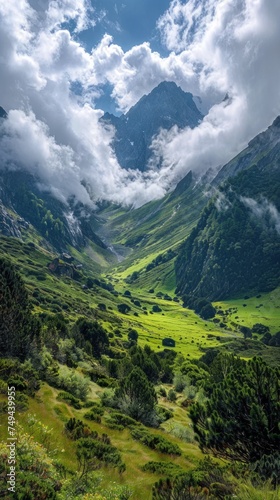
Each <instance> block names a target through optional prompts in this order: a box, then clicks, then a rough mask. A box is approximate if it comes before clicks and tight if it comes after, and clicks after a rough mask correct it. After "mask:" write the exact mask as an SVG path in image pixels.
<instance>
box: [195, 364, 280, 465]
mask: <svg viewBox="0 0 280 500" xmlns="http://www.w3.org/2000/svg"><path fill="white" fill-rule="evenodd" d="M229 363H230V364H231V366H229ZM225 365H227V371H226V372H225V374H224V377H223V378H222V379H221V380H220V381H219V382H218V383H216V384H214V385H213V387H212V389H211V394H210V391H209V396H210V397H209V399H208V401H207V402H206V404H205V405H202V404H200V403H195V404H194V405H192V407H191V409H190V416H191V419H192V421H193V423H194V430H195V432H196V433H197V436H198V439H199V443H200V447H201V448H202V449H203V450H205V451H206V450H210V451H212V452H213V453H215V454H216V455H217V456H220V457H223V458H227V459H228V458H229V459H234V460H239V461H242V462H250V463H253V462H255V461H257V460H259V459H260V458H261V457H262V456H263V455H264V454H268V455H270V454H273V453H275V452H276V451H278V450H279V447H280V428H279V421H280V382H279V375H280V370H279V368H277V369H275V368H271V367H270V366H268V365H267V364H266V363H265V362H264V361H263V360H262V359H261V358H254V359H253V360H251V361H248V362H247V363H246V362H245V361H241V360H238V359H237V360H234V358H233V357H228V359H227V363H225ZM213 382H214V381H213Z"/></svg>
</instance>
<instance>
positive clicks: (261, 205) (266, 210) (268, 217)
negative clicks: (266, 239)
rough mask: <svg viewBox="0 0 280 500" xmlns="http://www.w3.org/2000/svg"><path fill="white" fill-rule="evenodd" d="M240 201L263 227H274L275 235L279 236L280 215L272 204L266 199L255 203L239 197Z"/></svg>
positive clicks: (251, 199) (250, 199) (249, 199)
mask: <svg viewBox="0 0 280 500" xmlns="http://www.w3.org/2000/svg"><path fill="white" fill-rule="evenodd" d="M240 200H241V201H242V203H244V205H245V206H246V207H248V208H249V209H250V210H251V212H252V214H253V215H254V216H255V217H257V218H258V219H260V220H261V221H262V223H263V224H264V225H265V226H267V225H268V227H274V229H275V230H276V231H277V233H278V234H280V213H279V212H278V210H277V208H276V206H275V205H273V203H271V202H269V201H268V200H267V199H266V198H263V199H262V200H261V201H256V200H254V199H253V198H249V197H246V196H240Z"/></svg>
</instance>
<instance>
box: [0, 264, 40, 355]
mask: <svg viewBox="0 0 280 500" xmlns="http://www.w3.org/2000/svg"><path fill="white" fill-rule="evenodd" d="M39 332H40V324H39V321H38V320H37V319H36V318H34V317H33V316H32V314H31V306H30V303H29V300H28V295H27V291H26V288H25V285H24V283H23V281H22V279H21V277H20V275H19V274H18V273H17V272H16V270H15V268H14V266H13V265H12V264H11V263H10V262H9V261H8V260H6V259H4V258H0V353H1V356H6V357H17V358H19V359H20V360H24V359H25V358H26V357H27V356H28V353H29V349H30V344H31V342H32V340H33V339H34V338H36V337H38V336H39Z"/></svg>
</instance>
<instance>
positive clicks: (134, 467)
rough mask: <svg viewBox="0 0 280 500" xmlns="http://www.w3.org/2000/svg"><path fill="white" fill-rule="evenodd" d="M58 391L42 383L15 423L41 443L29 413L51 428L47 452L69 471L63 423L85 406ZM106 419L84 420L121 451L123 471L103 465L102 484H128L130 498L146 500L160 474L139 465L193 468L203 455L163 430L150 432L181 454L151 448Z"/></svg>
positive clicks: (0, 434)
mask: <svg viewBox="0 0 280 500" xmlns="http://www.w3.org/2000/svg"><path fill="white" fill-rule="evenodd" d="M92 385H93V389H92V392H91V397H92V396H93V395H94V397H93V398H92V399H93V400H96V401H98V400H99V398H98V394H101V393H102V391H103V389H101V388H99V389H98V386H97V385H96V384H92ZM58 392H59V391H58V390H57V389H55V388H53V387H50V386H49V385H48V384H46V383H44V384H42V387H41V389H40V390H39V392H38V393H37V395H36V397H35V398H30V399H29V410H28V411H27V412H25V413H22V414H18V423H20V425H21V426H22V428H23V429H24V431H25V432H28V433H30V434H32V435H33V437H34V439H35V440H38V441H39V442H40V441H42V435H41V434H40V428H39V426H38V425H37V426H36V425H34V426H33V427H30V425H29V424H28V420H29V417H30V415H35V416H36V419H37V420H39V421H40V422H42V423H43V424H44V425H46V426H47V427H48V428H49V429H50V430H51V438H50V441H49V444H48V448H49V451H50V453H51V454H52V455H54V456H55V457H56V458H57V459H59V460H60V461H61V462H62V463H63V464H64V465H65V466H66V467H67V468H68V469H69V470H72V471H73V472H74V471H75V470H76V469H77V463H76V459H75V449H76V444H75V442H74V441H72V440H70V439H69V438H68V437H67V436H66V435H65V433H64V423H65V421H66V420H68V419H69V418H70V417H75V418H78V419H83V415H84V413H86V412H87V411H88V409H85V408H84V409H81V410H75V409H74V408H72V407H71V406H68V405H67V404H65V403H62V402H60V401H58V400H57V394H58ZM178 411H181V417H180V421H184V415H185V421H186V422H188V417H187V414H186V412H185V410H181V409H178ZM105 421H106V413H105V415H104V417H102V422H101V424H97V423H95V422H92V421H89V420H84V422H85V423H86V424H87V425H88V426H89V427H90V428H91V429H92V430H96V431H97V432H98V433H99V434H102V433H106V434H108V436H109V437H110V439H111V442H112V444H113V445H114V446H116V447H117V448H118V450H119V451H120V452H121V456H122V460H123V461H124V462H125V464H126V472H125V473H124V474H123V475H122V476H120V475H119V473H118V472H117V471H115V470H113V469H112V468H106V467H103V468H102V469H101V472H102V475H103V477H104V480H103V482H102V485H103V487H104V488H107V487H110V486H112V483H113V482H114V481H115V482H116V483H117V484H122V485H128V486H130V487H131V489H132V490H133V491H134V493H133V496H132V499H133V500H140V499H141V500H149V499H150V498H151V489H152V485H153V484H154V483H155V482H156V481H157V480H158V479H159V478H160V477H161V476H160V475H157V474H152V473H150V472H143V471H142V466H143V465H145V463H147V462H149V461H157V462H159V461H160V462H172V463H174V464H177V465H179V466H181V467H182V468H183V469H184V470H186V471H187V470H189V469H190V468H193V467H195V465H196V464H197V461H198V460H199V459H201V458H202V454H201V452H200V450H199V449H198V446H197V444H189V443H184V442H181V441H180V440H179V439H178V438H175V437H174V436H172V435H170V434H167V433H166V432H165V431H164V429H162V430H161V429H152V432H153V433H154V434H159V435H162V436H165V437H167V439H168V440H169V441H171V442H172V443H175V444H177V445H178V446H179V447H180V448H181V450H182V452H183V455H182V456H180V457H174V456H169V455H166V454H164V453H158V452H157V451H155V450H150V449H149V448H147V447H146V446H144V445H142V444H141V443H139V442H138V441H135V440H133V439H132V438H131V435H130V431H129V430H128V429H125V430H123V431H116V430H112V429H110V428H108V427H107V426H106V425H105ZM6 438H7V436H6V425H2V426H1V427H0V439H3V440H6Z"/></svg>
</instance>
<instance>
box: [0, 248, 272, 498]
mask: <svg viewBox="0 0 280 500" xmlns="http://www.w3.org/2000/svg"><path fill="white" fill-rule="evenodd" d="M8 242H9V241H8ZM8 242H7V243H8ZM15 248H16V245H15V246H14V247H13V251H14V252H15ZM25 249H28V252H30V253H31V254H32V256H33V257H34V253H35V252H38V250H36V248H34V247H33V246H24V245H23V244H18V249H17V250H16V252H22V256H25V253H24V251H25ZM40 255H42V254H40ZM16 256H17V258H18V253H17V255H16ZM27 258H30V254H29V256H28V257H27ZM22 261H23V262H22V264H23V270H25V272H26V277H27V280H26V283H27V284H25V283H24V281H23V280H22V278H21V277H20V275H19V274H18V272H17V271H16V269H15V267H14V266H13V265H11V264H10V262H9V261H7V260H6V259H1V260H0V262H1V283H0V285H1V291H0V293H1V299H2V300H1V306H0V312H1V319H2V321H1V327H0V332H1V355H2V357H1V359H0V411H1V413H2V415H5V414H6V412H7V387H8V386H14V387H15V389H16V394H17V396H16V406H17V412H18V414H17V417H18V421H17V437H18V446H17V466H16V467H17V492H16V495H15V496H14V494H11V495H10V496H9V495H8V494H7V488H6V487H7V484H5V482H4V485H3V486H2V487H1V488H2V489H1V495H2V496H3V495H4V496H5V495H6V496H5V498H7V499H8V498H17V499H20V498H30V499H33V498H34V499H35V498H36V500H40V499H42V500H43V499H45V498H50V499H51V498H53V499H58V500H59V499H60V500H64V499H66V498H67V499H71V498H73V499H76V498H77V499H84V500H86V499H87V500H90V499H99V500H101V499H111V500H112V499H122V500H125V499H128V498H132V499H137V500H138V499H142V498H143V499H145V500H146V499H148V498H151V499H154V500H156V499H162V500H165V499H166V500H167V499H169V500H171V498H172V499H175V498H176V499H178V500H180V499H185V498H190V499H199V498H201V499H203V498H213V499H214V498H225V499H226V498H234V497H237V498H240V499H242V498H244V499H246V498H253V499H254V498H256V499H257V498H272V499H273V498H278V497H277V495H279V491H278V484H279V479H280V478H279V460H280V457H279V454H278V450H279V440H280V434H279V429H278V427H277V422H279V419H280V415H279V392H280V391H279V369H278V368H276V367H275V368H274V367H273V366H272V365H273V363H270V365H268V364H267V363H266V362H265V361H262V360H261V359H260V358H256V359H255V358H254V359H253V360H252V361H250V362H245V361H243V360H241V359H240V358H238V357H236V356H234V355H229V354H228V352H227V349H225V347H227V346H230V345H231V344H232V343H234V342H235V343H237V345H236V349H237V348H241V346H242V343H243V342H245V343H246V344H247V348H248V350H249V349H250V343H251V349H252V352H254V350H255V351H256V350H257V348H258V346H260V345H262V346H263V348H264V351H266V352H270V351H271V350H273V352H277V346H275V343H277V339H278V337H277V335H275V330H276V328H275V326H274V324H273V318H272V323H271V325H270V326H268V325H266V324H264V323H261V322H260V323H258V322H256V323H254V324H253V325H252V324H249V323H248V321H246V325H248V326H245V327H244V325H243V322H244V321H245V320H242V314H243V310H244V311H245V310H246V313H245V312H244V315H245V314H248V313H247V307H248V308H249V307H251V303H250V300H251V301H253V302H252V304H253V303H254V300H259V299H246V301H247V307H243V306H242V309H241V311H240V313H239V318H238V320H239V322H238V323H237V322H236V324H235V325H232V323H234V321H233V320H232V318H231V316H232V315H233V314H235V313H234V311H233V306H232V304H231V307H230V308H229V307H228V306H229V305H228V304H222V303H220V304H217V305H216V309H215V313H216V314H215V317H214V320H215V318H216V319H218V320H219V321H218V322H214V320H213V319H209V320H207V321H206V323H205V320H203V319H201V318H200V317H199V316H197V314H196V313H195V311H191V310H189V309H184V308H183V307H182V304H181V303H180V302H176V301H175V302H174V300H172V297H166V296H164V295H166V294H158V293H157V292H155V291H152V292H151V291H150V292H149V291H148V292H147V294H146V295H145V294H144V293H143V291H142V294H141V293H140V291H137V289H136V288H135V289H134V291H133V288H132V289H131V291H129V290H127V289H123V292H122V296H117V295H116V290H118V291H117V293H118V295H120V291H121V287H122V286H124V287H127V284H125V283H122V281H120V280H119V281H118V283H116V286H115V287H114V286H113V289H112V288H111V287H110V286H109V285H108V284H109V281H108V278H107V281H106V280H105V281H104V282H103V283H102V282H100V281H99V280H96V282H94V283H93V284H92V287H91V286H89V287H87V289H86V290H84V289H83V288H82V286H81V284H82V283H83V282H81V281H79V280H78V281H77V282H73V281H72V282H71V283H69V282H68V281H67V278H56V277H55V276H53V275H52V274H51V273H48V272H46V279H45V280H43V281H45V282H48V286H46V287H44V288H45V289H46V290H48V292H46V295H45V297H46V298H47V297H50V298H51V297H53V296H54V294H55V293H56V294H58V293H59V294H60V299H62V297H65V300H66V293H65V292H64V293H65V295H63V291H64V290H65V291H66V290H69V286H71V297H70V296H69V297H67V298H68V301H69V309H68V308H65V309H62V308H61V310H58V311H57V310H53V311H51V312H49V310H48V308H49V307H50V302H47V301H45V302H44V301H42V299H41V297H42V298H44V295H43V293H44V290H43V291H41V288H39V286H35V287H34V283H33V286H32V287H31V282H29V280H28V270H30V269H31V268H32V267H34V266H35V265H36V262H37V261H35V259H34V260H32V261H31V262H32V265H31V264H30V263H29V264H28V262H27V261H26V260H25V259H24V258H22ZM33 276H34V275H33ZM33 279H34V278H33ZM81 279H82V280H83V279H86V280H89V278H88V277H86V276H85V277H84V278H81ZM92 279H94V278H92ZM118 279H119V278H118ZM54 284H55V286H54ZM88 285H91V283H90V282H89V281H88ZM117 287H118V288H117ZM36 288H37V289H38V290H39V294H40V296H39V295H38V294H36V295H37V296H36V295H34V291H35V292H36ZM108 288H109V289H108ZM97 290H98V291H99V293H98V294H97V293H96V291H97ZM28 292H29V294H28ZM72 292H73V293H72ZM113 293H114V294H113ZM85 294H86V299H87V300H88V299H89V297H90V298H92V300H95V307H92V306H88V303H89V302H88V301H87V300H84V299H83V300H84V302H81V299H80V300H79V298H80V297H85ZM28 295H29V297H30V298H31V301H32V302H33V311H34V309H35V311H37V314H36V315H34V312H32V303H31V302H30V298H28ZM34 299H35V300H36V302H35V300H34ZM131 299H132V300H131ZM51 300H53V299H51ZM75 300H77V306H76V307H78V303H79V302H80V303H79V313H76V314H73V310H72V307H71V302H70V301H73V302H74V301H75ZM269 300H271V298H267V299H266V298H263V297H262V301H263V302H265V301H267V303H268V302H269ZM137 301H138V302H140V306H139V305H138V303H137ZM60 304H61V302H60ZM110 304H112V305H110ZM122 304H123V305H125V306H126V308H122V307H120V306H121V305H122ZM144 304H147V305H148V307H149V309H148V308H147V306H145V305H144ZM143 305H144V307H143ZM34 306H35V307H34ZM59 307H60V306H59ZM145 307H146V310H145V309H144V308H145ZM195 307H196V306H194V308H195ZM252 307H253V306H252ZM263 307H264V306H263ZM128 308H129V309H128ZM159 308H160V309H161V310H160V311H158V309H159ZM153 309H154V310H153ZM229 309H231V311H229ZM137 311H138V314H137V315H134V313H135V312H137ZM148 311H149V312H148ZM145 312H147V314H145ZM151 312H152V313H153V314H151ZM257 312H258V313H260V312H259V311H257ZM162 313H164V316H162ZM218 313H219V314H218ZM260 314H261V313H260ZM159 315H160V317H161V321H160V322H159V321H158V319H157V318H158V317H159ZM244 318H245V316H244ZM176 322H178V323H176ZM221 322H222V323H223V324H224V326H222V327H221V326H220V323H221ZM176 324H178V334H177V335H176V334H175V330H176V328H177V326H176ZM184 324H185V325H186V327H187V328H188V330H189V332H188V335H192V337H193V338H195V335H197V339H199V340H200V341H199V342H196V344H195V343H194V342H193V343H192V342H191V340H193V338H190V339H188V338H187V339H186V340H188V341H189V343H187V342H186V348H185V350H184V349H182V346H183V338H182V339H181V344H180V336H179V331H180V327H181V328H182V327H183V325H184ZM109 325H110V326H109ZM112 325H114V326H113V328H112ZM136 325H137V329H136ZM156 325H157V328H162V329H163V331H162V338H161V337H160V336H158V338H157V339H156V342H157V345H156V346H155V348H154V345H153V343H152V342H151V340H152V338H151V336H149V335H147V333H146V335H145V333H144V332H145V331H146V332H147V329H148V328H149V329H151V330H153V329H156ZM168 325H170V326H171V325H173V326H172V328H173V330H172V335H170V330H168V329H167V328H168ZM187 325H188V326H187ZM203 327H204V330H203ZM242 327H243V330H242ZM244 328H245V329H244ZM148 331H149V330H148ZM167 331H168V334H169V335H170V338H172V339H173V338H175V342H176V344H177V341H178V344H179V348H178V346H177V345H176V344H175V348H170V347H168V348H167V347H164V345H162V340H164V337H167V335H166V332H167ZM203 331H204V332H205V331H208V334H207V335H208V337H205V340H204V341H203V342H202V335H201V333H202V332H203ZM190 332H192V333H190ZM195 332H197V333H195ZM209 332H211V333H209ZM214 332H216V334H215V333H214ZM218 333H219V335H217V334H218ZM199 335H200V337H198V336H199ZM253 336H254V337H255V338H253ZM181 337H183V336H182V335H181ZM217 337H219V339H218V338H217ZM274 339H276V340H275V341H274ZM160 340H161V343H160ZM148 341H149V342H148ZM204 342H205V343H204ZM167 344H168V343H167ZM194 344H195V345H194ZM193 345H194V347H193V350H192V349H191V346H193ZM233 350H234V349H233ZM180 351H181V352H180ZM243 352H245V353H246V351H243ZM251 354H252V353H251ZM268 360H269V356H268ZM244 381H245V383H244ZM195 434H196V439H197V440H198V441H196V439H195ZM0 437H1V440H2V442H1V458H0V474H1V476H5V474H6V473H7V470H8V469H7V467H8V464H7V456H8V452H9V450H8V448H7V430H6V425H5V424H2V425H1V427H0ZM256 443H257V446H256ZM205 454H206V455H205ZM221 459H223V461H221ZM260 495H263V496H260ZM264 495H266V496H264Z"/></svg>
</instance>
